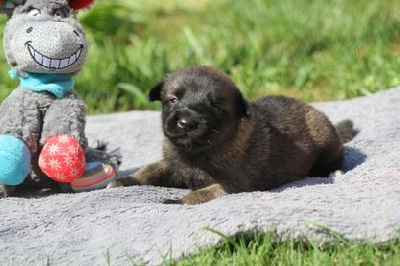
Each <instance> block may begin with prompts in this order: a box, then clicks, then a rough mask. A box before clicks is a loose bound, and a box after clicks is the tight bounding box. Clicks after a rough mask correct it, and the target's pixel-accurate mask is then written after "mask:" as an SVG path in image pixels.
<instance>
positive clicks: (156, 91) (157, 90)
mask: <svg viewBox="0 0 400 266" xmlns="http://www.w3.org/2000/svg"><path fill="white" fill-rule="evenodd" d="M163 88H164V81H163V82H160V83H158V84H157V85H156V86H155V87H153V88H152V89H151V90H150V92H149V99H150V101H152V102H154V101H160V100H161V91H162V90H163Z"/></svg>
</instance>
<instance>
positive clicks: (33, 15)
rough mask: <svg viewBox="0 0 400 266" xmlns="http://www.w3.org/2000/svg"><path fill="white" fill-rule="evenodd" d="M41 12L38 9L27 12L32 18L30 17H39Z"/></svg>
mask: <svg viewBox="0 0 400 266" xmlns="http://www.w3.org/2000/svg"><path fill="white" fill-rule="evenodd" d="M40 14H41V12H40V10H39V9H36V8H32V9H31V10H29V12H28V15H29V16H32V17H36V16H40Z"/></svg>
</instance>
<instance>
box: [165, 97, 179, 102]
mask: <svg viewBox="0 0 400 266" xmlns="http://www.w3.org/2000/svg"><path fill="white" fill-rule="evenodd" d="M168 102H169V103H170V104H176V103H178V102H179V100H178V98H177V97H175V96H172V97H171V98H169V100H168Z"/></svg>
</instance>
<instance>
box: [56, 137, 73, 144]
mask: <svg viewBox="0 0 400 266" xmlns="http://www.w3.org/2000/svg"><path fill="white" fill-rule="evenodd" d="M70 138H71V137H70V136H68V135H60V136H59V137H58V139H57V141H58V142H59V143H61V144H67V143H68V142H69V141H70Z"/></svg>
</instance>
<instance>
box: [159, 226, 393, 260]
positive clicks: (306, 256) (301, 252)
mask: <svg viewBox="0 0 400 266" xmlns="http://www.w3.org/2000/svg"><path fill="white" fill-rule="evenodd" d="M276 239H277V237H276V236H275V234H273V233H267V234H249V235H240V236H237V237H225V238H224V240H223V241H222V243H220V244H218V245H216V246H214V247H211V248H208V249H200V251H199V252H198V253H197V254H194V255H191V256H186V257H185V256H183V258H182V260H179V261H176V260H170V261H167V260H166V261H165V262H164V264H165V265H316V266H320V265H399V262H400V244H399V242H397V241H391V242H388V243H385V244H372V243H365V242H364V243H355V242H348V241H339V242H338V243H336V244H325V245H317V244H315V243H312V242H309V241H297V240H287V241H283V242H278V241H277V240H276Z"/></svg>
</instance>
